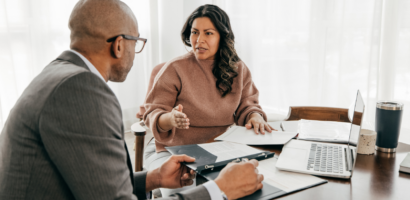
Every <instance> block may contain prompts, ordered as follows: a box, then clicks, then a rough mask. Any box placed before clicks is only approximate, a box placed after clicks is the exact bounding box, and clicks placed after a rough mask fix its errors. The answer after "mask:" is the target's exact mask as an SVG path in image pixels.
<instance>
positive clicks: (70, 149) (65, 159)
mask: <svg viewBox="0 0 410 200" xmlns="http://www.w3.org/2000/svg"><path fill="white" fill-rule="evenodd" d="M69 27H70V30H71V45H70V48H71V50H69V51H65V52H63V53H62V54H61V55H60V56H59V57H58V58H57V59H56V60H54V61H52V62H51V63H50V64H49V65H48V66H46V67H45V68H44V70H43V71H42V72H41V73H40V74H39V75H38V76H37V77H36V78H35V79H34V80H33V81H32V82H31V83H30V85H29V86H28V87H27V88H26V90H25V91H24V92H23V94H22V95H21V97H20V98H19V100H18V101H17V103H16V105H15V106H14V108H13V109H12V111H11V112H10V115H9V118H8V119H7V122H6V124H5V127H4V129H3V131H2V134H1V139H0V148H1V149H0V199H2V200H5V199H87V200H89V199H137V198H138V199H145V198H146V195H147V192H149V191H151V190H152V189H155V188H159V187H168V188H178V187H182V186H185V185H190V184H192V178H194V174H193V172H192V171H191V172H189V171H188V170H187V169H186V168H185V167H184V166H183V165H182V164H181V162H193V161H194V160H195V159H194V158H191V157H188V156H185V155H184V156H173V157H171V158H170V159H169V160H168V161H166V162H165V163H164V164H163V165H162V166H161V167H160V168H158V169H156V170H153V171H149V172H140V173H132V168H131V163H130V159H129V155H128V152H127V148H126V145H125V142H124V134H123V132H124V129H123V125H122V119H121V116H122V115H121V108H120V105H119V103H118V100H117V98H116V97H115V95H114V93H113V92H112V91H111V90H110V88H109V87H108V86H107V84H106V81H109V80H110V81H115V82H122V81H124V80H125V78H126V76H127V74H128V72H129V71H130V69H131V66H132V63H133V60H134V56H135V46H136V42H137V41H138V42H140V41H139V40H141V39H138V37H139V32H138V26H137V20H136V18H135V16H134V15H133V13H132V11H131V10H130V9H129V8H128V7H127V6H126V5H125V4H124V3H122V2H120V1H116V0H89V1H80V2H78V3H77V5H76V6H75V7H74V10H73V12H72V14H71V16H70V21H69ZM256 166H257V161H255V160H253V161H251V162H248V163H241V164H230V165H228V166H227V167H226V168H225V169H224V170H222V172H221V174H220V176H219V177H218V178H217V179H216V180H215V182H213V181H210V182H208V183H206V184H204V185H203V186H198V187H196V188H194V189H192V190H188V191H184V192H181V193H179V194H175V195H174V197H170V199H222V196H223V195H222V194H221V191H222V192H224V193H225V195H226V196H227V197H228V198H229V199H235V198H239V197H242V196H245V195H248V194H251V193H253V192H255V191H256V190H258V189H260V188H262V184H261V181H262V180H263V176H262V175H260V174H259V175H258V173H257V170H256V169H255V167H256ZM134 195H136V196H134Z"/></svg>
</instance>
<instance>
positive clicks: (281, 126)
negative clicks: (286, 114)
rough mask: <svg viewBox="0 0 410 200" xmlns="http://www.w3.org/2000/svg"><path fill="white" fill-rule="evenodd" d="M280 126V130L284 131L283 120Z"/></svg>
mask: <svg viewBox="0 0 410 200" xmlns="http://www.w3.org/2000/svg"><path fill="white" fill-rule="evenodd" d="M280 128H281V129H282V131H285V128H284V127H283V122H281V123H280Z"/></svg>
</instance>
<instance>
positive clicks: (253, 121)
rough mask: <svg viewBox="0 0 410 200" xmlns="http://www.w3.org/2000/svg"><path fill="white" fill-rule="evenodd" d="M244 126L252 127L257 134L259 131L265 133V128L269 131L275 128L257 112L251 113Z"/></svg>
mask: <svg viewBox="0 0 410 200" xmlns="http://www.w3.org/2000/svg"><path fill="white" fill-rule="evenodd" d="M245 127H246V128H247V129H251V128H252V127H253V130H254V131H255V134H258V133H259V131H260V132H261V133H262V135H264V134H265V130H267V131H268V132H269V133H272V130H273V131H276V129H274V128H272V126H270V125H269V124H268V123H267V122H266V121H265V120H264V119H263V117H262V116H261V115H260V114H258V113H252V114H251V117H250V119H249V121H248V123H247V124H246V125H245Z"/></svg>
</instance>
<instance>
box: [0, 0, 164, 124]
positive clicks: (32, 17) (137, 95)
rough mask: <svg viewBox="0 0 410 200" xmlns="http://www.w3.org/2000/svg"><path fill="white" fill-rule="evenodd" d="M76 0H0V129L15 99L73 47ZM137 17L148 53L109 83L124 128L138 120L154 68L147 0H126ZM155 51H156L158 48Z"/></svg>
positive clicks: (136, 57) (138, 55) (139, 56)
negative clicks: (121, 78)
mask: <svg viewBox="0 0 410 200" xmlns="http://www.w3.org/2000/svg"><path fill="white" fill-rule="evenodd" d="M77 1H78V0H58V1H55V0H0V66H1V67H0V130H2V128H3V126H4V123H5V120H6V119H7V116H8V114H9V112H10V110H11V108H12V107H13V106H14V104H15V102H16V101H17V99H18V98H19V96H20V95H21V93H22V92H23V91H24V89H25V88H26V87H27V85H28V84H29V83H30V82H31V80H32V79H33V78H34V77H35V76H37V75H38V74H39V73H40V72H41V71H42V69H43V68H44V67H45V66H46V65H47V64H48V63H50V62H51V61H52V60H54V59H55V58H57V56H59V55H60V54H61V53H62V52H63V51H64V50H68V49H69V46H70V45H69V44H70V31H69V29H68V20H69V16H70V13H71V11H72V9H73V7H74V5H75V4H76V3H77ZM124 2H125V3H126V4H127V5H128V6H129V7H130V8H131V9H132V10H133V12H134V13H135V15H136V17H137V19H138V23H139V24H138V25H139V31H140V34H141V37H144V38H148V43H147V45H146V47H145V49H144V51H143V52H142V53H140V54H137V55H136V56H135V60H134V66H133V68H132V69H131V71H130V73H129V75H128V77H127V80H126V81H125V82H124V83H112V82H109V83H108V85H109V86H110V87H111V89H112V90H113V91H114V93H115V94H116V95H117V97H118V99H119V101H120V104H121V107H122V109H123V120H124V126H125V129H126V130H127V129H129V128H130V126H131V124H132V123H133V122H135V121H136V118H135V114H136V113H137V111H138V106H139V105H140V104H141V103H142V102H143V101H144V97H145V92H146V88H147V87H148V79H149V74H150V71H151V68H152V67H153V65H154V64H153V61H152V59H153V57H152V50H153V49H152V37H151V21H150V18H151V16H150V13H151V12H150V1H149V0H125V1H124ZM156 50H157V49H156Z"/></svg>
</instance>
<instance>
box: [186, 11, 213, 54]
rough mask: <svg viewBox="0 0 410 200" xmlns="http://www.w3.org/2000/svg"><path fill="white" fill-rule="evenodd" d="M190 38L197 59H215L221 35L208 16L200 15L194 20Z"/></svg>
mask: <svg viewBox="0 0 410 200" xmlns="http://www.w3.org/2000/svg"><path fill="white" fill-rule="evenodd" d="M189 39H190V40H191V44H192V50H194V53H195V56H196V58H197V59H200V60H214V59H215V54H216V52H217V51H218V48H219V39H220V35H219V32H218V31H217V29H216V28H215V26H214V24H213V23H212V21H211V20H210V19H209V18H208V17H200V18H196V19H195V20H194V22H193V23H192V28H191V36H190V38H189Z"/></svg>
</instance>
